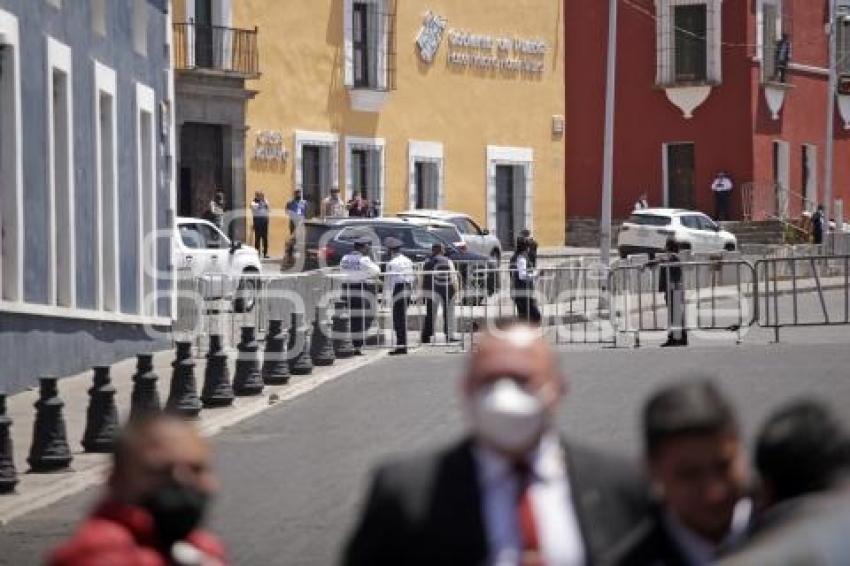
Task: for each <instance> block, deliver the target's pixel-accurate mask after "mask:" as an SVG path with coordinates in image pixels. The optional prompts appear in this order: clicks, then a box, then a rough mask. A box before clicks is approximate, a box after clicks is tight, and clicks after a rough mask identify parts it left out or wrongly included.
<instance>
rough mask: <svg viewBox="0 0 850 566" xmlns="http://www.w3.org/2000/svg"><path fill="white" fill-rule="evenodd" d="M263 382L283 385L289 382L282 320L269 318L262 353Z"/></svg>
mask: <svg viewBox="0 0 850 566" xmlns="http://www.w3.org/2000/svg"><path fill="white" fill-rule="evenodd" d="M262 373H263V382H264V383H265V384H266V385H285V384H286V383H288V382H289V363H288V362H287V361H286V333H285V332H284V331H283V321H282V320H270V321H269V330H268V332H267V333H266V350H265V352H264V355H263V372H262Z"/></svg>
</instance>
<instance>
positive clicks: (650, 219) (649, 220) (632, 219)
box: [626, 214, 670, 226]
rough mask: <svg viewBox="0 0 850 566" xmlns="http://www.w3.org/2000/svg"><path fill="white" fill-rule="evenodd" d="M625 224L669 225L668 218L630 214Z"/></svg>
mask: <svg viewBox="0 0 850 566" xmlns="http://www.w3.org/2000/svg"><path fill="white" fill-rule="evenodd" d="M626 222H628V223H629V224H638V225H640V226H667V225H669V224H670V217H669V216H656V215H654V214H632V215H631V216H629V219H628V220H626Z"/></svg>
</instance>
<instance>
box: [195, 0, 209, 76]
mask: <svg viewBox="0 0 850 566" xmlns="http://www.w3.org/2000/svg"><path fill="white" fill-rule="evenodd" d="M212 24H213V21H212V0H195V66H196V67H201V68H204V69H209V68H211V67H212V66H213V25H212Z"/></svg>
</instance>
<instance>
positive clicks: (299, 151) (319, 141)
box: [293, 130, 339, 207]
mask: <svg viewBox="0 0 850 566" xmlns="http://www.w3.org/2000/svg"><path fill="white" fill-rule="evenodd" d="M305 145H320V146H325V147H330V148H331V186H330V187H329V188H330V189H338V188H339V136H338V135H337V134H332V133H330V132H310V131H306V130H295V167H294V168H293V169H294V171H293V174H294V175H295V177H294V181H295V190H296V191H303V190H304V171H303V170H302V168H301V165H302V163H303V161H304V146H305ZM320 205H321V203H316V206H317V207H319V206H320Z"/></svg>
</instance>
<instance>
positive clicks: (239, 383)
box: [233, 326, 263, 397]
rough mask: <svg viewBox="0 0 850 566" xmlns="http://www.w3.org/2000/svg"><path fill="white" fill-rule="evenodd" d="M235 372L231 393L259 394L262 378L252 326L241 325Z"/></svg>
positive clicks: (261, 390)
mask: <svg viewBox="0 0 850 566" xmlns="http://www.w3.org/2000/svg"><path fill="white" fill-rule="evenodd" d="M236 349H237V350H239V353H238V354H236V373H235V374H234V376H233V393H235V394H236V395H238V396H240V397H242V396H248V395H259V394H260V393H262V392H263V378H262V376H261V375H260V362H259V360H258V359H257V350H259V349H260V346H259V345H258V344H257V338H256V335H255V329H254V327H253V326H243V327H242V336H241V338H240V340H239V344H238V345H237V346H236Z"/></svg>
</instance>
